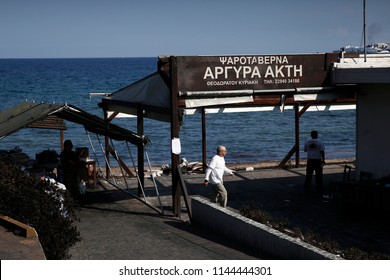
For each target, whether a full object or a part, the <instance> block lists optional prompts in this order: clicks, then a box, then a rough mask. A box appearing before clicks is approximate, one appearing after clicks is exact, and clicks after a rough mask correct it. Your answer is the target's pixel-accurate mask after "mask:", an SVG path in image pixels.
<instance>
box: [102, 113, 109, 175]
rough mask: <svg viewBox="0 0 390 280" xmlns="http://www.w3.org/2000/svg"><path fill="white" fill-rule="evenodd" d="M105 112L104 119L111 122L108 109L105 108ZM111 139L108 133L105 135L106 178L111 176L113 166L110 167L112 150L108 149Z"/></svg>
mask: <svg viewBox="0 0 390 280" xmlns="http://www.w3.org/2000/svg"><path fill="white" fill-rule="evenodd" d="M103 114H104V120H105V121H106V122H109V121H110V120H108V113H107V110H106V109H104V111H103ZM109 141H110V138H109V137H108V136H107V135H106V136H104V144H105V149H106V156H105V157H106V179H108V178H110V176H111V174H110V170H111V168H110V152H109V150H108V147H109V145H110V143H109Z"/></svg>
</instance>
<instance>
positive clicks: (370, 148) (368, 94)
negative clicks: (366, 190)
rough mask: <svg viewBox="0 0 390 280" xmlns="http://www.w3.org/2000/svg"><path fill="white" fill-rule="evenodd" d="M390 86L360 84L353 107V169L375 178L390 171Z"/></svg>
mask: <svg viewBox="0 0 390 280" xmlns="http://www.w3.org/2000/svg"><path fill="white" fill-rule="evenodd" d="M389 128H390V85H389V84H364V85H360V86H359V93H358V95H357V106H356V171H357V173H356V174H357V175H359V174H360V171H366V172H371V173H372V176H373V178H374V179H379V178H381V177H383V176H387V175H389V174H390V129H389Z"/></svg>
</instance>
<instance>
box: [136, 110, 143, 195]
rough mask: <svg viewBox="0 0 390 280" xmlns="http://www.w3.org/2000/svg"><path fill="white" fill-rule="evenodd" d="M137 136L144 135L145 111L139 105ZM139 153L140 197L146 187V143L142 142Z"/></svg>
mask: <svg viewBox="0 0 390 280" xmlns="http://www.w3.org/2000/svg"><path fill="white" fill-rule="evenodd" d="M137 134H138V135H140V136H143V135H144V109H143V108H142V106H141V105H138V108H137ZM137 148H138V149H137V153H138V177H139V181H138V196H141V195H142V188H143V186H144V185H145V167H144V162H145V151H144V143H143V142H141V143H139V144H138V147H137Z"/></svg>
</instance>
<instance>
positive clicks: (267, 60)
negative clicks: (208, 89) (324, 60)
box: [203, 56, 303, 85]
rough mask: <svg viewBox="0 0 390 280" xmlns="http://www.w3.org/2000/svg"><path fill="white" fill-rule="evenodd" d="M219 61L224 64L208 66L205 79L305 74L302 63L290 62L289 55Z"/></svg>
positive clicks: (226, 58) (234, 58)
mask: <svg viewBox="0 0 390 280" xmlns="http://www.w3.org/2000/svg"><path fill="white" fill-rule="evenodd" d="M219 61H220V62H221V64H222V66H214V67H210V66H209V67H207V68H206V70H205V72H204V75H203V79H204V80H207V79H211V80H218V79H259V78H264V79H267V78H298V77H302V75H303V67H302V65H301V64H300V65H295V64H289V62H288V58H287V56H254V57H252V56H248V57H246V56H234V57H220V58H219ZM295 80H296V79H295ZM208 84H209V85H212V84H211V83H208Z"/></svg>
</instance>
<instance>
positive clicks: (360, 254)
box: [240, 205, 390, 260]
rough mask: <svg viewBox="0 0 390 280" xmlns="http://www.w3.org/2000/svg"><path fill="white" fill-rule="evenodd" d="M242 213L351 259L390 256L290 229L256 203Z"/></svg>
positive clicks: (379, 258) (284, 221)
mask: <svg viewBox="0 0 390 280" xmlns="http://www.w3.org/2000/svg"><path fill="white" fill-rule="evenodd" d="M240 213H241V215H243V216H245V217H247V218H249V219H251V220H254V221H256V222H259V223H262V224H265V225H267V226H269V227H271V228H273V229H276V230H278V231H280V232H283V233H285V234H288V235H290V236H292V237H295V238H299V239H301V240H302V241H305V242H306V243H309V244H311V245H313V246H315V247H317V248H321V249H323V250H325V251H327V252H330V253H332V254H336V255H339V256H341V257H342V258H344V259H349V260H368V259H378V260H384V259H385V260H388V259H390V256H388V255H385V254H382V253H378V252H365V251H363V250H361V249H358V248H354V247H352V248H344V249H342V248H341V247H340V246H339V244H338V243H337V242H335V241H334V240H332V238H331V237H330V236H321V235H320V234H317V233H313V232H306V233H303V232H302V231H301V230H300V229H298V228H294V229H292V230H291V229H289V228H288V227H289V223H288V221H286V220H283V219H276V218H273V217H272V216H271V215H270V214H269V213H267V212H265V211H262V210H261V209H260V208H259V207H257V206H255V205H245V206H244V207H242V208H241V209H240Z"/></svg>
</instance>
